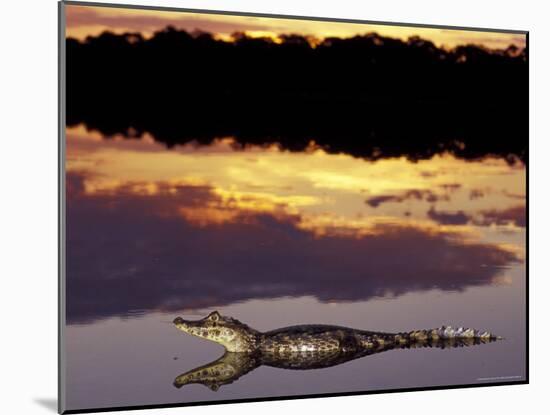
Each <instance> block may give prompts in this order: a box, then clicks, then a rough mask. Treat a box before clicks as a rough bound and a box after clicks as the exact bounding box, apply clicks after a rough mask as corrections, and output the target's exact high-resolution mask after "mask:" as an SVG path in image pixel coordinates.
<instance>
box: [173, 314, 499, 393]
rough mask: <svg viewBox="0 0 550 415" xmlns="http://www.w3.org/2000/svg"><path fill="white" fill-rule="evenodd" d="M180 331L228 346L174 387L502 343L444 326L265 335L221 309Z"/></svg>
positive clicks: (323, 328) (290, 330)
mask: <svg viewBox="0 0 550 415" xmlns="http://www.w3.org/2000/svg"><path fill="white" fill-rule="evenodd" d="M174 324H175V325H176V327H177V328H179V329H180V330H182V331H184V332H186V333H189V334H192V335H194V336H197V337H201V338H203V339H207V340H211V341H213V342H216V343H219V344H221V345H222V346H224V347H225V349H226V353H225V354H224V355H223V356H222V357H221V358H219V359H218V360H216V361H214V362H212V363H209V364H207V365H205V366H202V367H199V368H196V369H194V370H191V371H189V372H186V373H184V374H182V375H180V376H178V377H177V378H176V380H175V381H174V385H175V386H176V387H178V388H179V387H181V386H183V385H186V384H189V383H200V384H203V385H206V386H208V387H209V388H211V389H212V390H217V389H218V388H219V387H220V386H221V385H225V384H228V383H231V382H234V381H235V380H237V379H238V378H239V377H241V376H243V375H245V374H246V373H248V372H250V371H252V370H254V369H256V368H257V367H259V366H261V365H266V366H272V367H278V368H283V369H297V370H307V369H320V368H325V367H330V366H335V365H339V364H341V363H345V362H347V361H350V360H354V359H357V358H360V357H363V356H367V355H371V354H375V353H380V352H384V351H387V350H392V349H399V348H417V347H439V348H449V347H463V346H472V345H475V344H481V343H488V342H491V341H495V340H498V339H500V337H498V336H495V335H493V334H491V333H489V332H483V333H481V332H479V331H477V330H473V329H463V328H458V329H453V328H451V327H441V328H439V329H431V330H415V331H410V332H406V333H382V332H373V331H364V330H356V329H351V328H347V327H339V326H329V325H301V326H292V327H285V328H282V329H277V330H273V331H268V332H265V333H261V332H259V331H257V330H254V329H252V328H250V327H248V326H247V325H246V324H243V323H241V322H240V321H238V320H235V319H233V318H231V317H225V316H221V315H220V314H219V313H218V312H217V311H214V312H213V313H210V314H209V315H208V316H207V317H205V318H203V319H201V320H197V321H187V320H183V319H182V318H181V317H178V318H176V319H175V320H174Z"/></svg>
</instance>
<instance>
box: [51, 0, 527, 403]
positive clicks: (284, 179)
mask: <svg viewBox="0 0 550 415" xmlns="http://www.w3.org/2000/svg"><path fill="white" fill-rule="evenodd" d="M59 11H60V16H59V18H60V68H59V76H60V78H59V81H60V114H59V115H60V189H61V192H60V323H59V324H60V345H59V351H60V356H59V357H60V361H59V362H60V384H59V386H60V391H59V392H60V398H59V403H60V412H64V413H76V412H82V411H101V410H113V409H132V408H154V407H169V406H184V405H195V404H211V403H224V402H235V401H238V402H244V401H257V400H270V399H281V398H285V399H292V398H307V397H321V396H340V395H350V394H365V393H375V392H376V393H379V392H387V391H411V390H422V389H439V388H450V387H465V386H469V387H471V386H487V385H504V384H520V383H527V382H528V373H527V364H526V363H527V358H528V356H527V341H528V336H527V288H528V285H527V271H526V268H527V242H526V241H527V238H526V235H527V222H528V221H527V209H526V207H527V179H526V176H527V165H528V115H529V108H528V81H529V79H528V54H527V40H528V39H527V32H520V31H512V30H496V29H472V28H456V27H443V26H424V25H417V24H402V23H376V22H364V21H354V20H347V21H343V20H337V19H332V18H320V17H315V18H312V17H296V16H269V15H258V14H253V13H250V14H249V13H233V12H221V11H220V12H214V11H204V10H179V9H169V8H152V7H144V6H121V5H108V4H107V5H106V4H96V3H84V2H61V3H60V7H59ZM487 26H491V22H490V21H488V22H487Z"/></svg>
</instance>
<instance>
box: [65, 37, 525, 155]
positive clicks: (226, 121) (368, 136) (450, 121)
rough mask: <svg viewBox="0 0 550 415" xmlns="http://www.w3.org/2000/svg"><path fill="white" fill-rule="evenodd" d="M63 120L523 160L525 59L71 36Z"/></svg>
mask: <svg viewBox="0 0 550 415" xmlns="http://www.w3.org/2000/svg"><path fill="white" fill-rule="evenodd" d="M66 46H67V47H66V51H67V123H68V125H75V124H78V123H84V124H85V125H86V126H87V127H88V128H91V129H97V130H99V131H100V132H102V133H103V134H105V135H106V136H109V135H113V134H115V133H122V134H125V135H126V136H128V137H132V138H135V137H140V136H141V135H142V134H143V133H144V132H148V133H150V134H152V135H153V136H154V137H155V139H156V140H158V141H160V142H163V143H165V144H166V145H167V146H168V147H171V146H174V145H176V144H181V143H186V142H188V141H192V140H196V141H198V142H199V143H203V144H208V143H211V142H212V140H214V139H215V138H217V137H223V136H234V137H235V139H236V141H237V142H238V143H239V144H241V145H243V146H245V145H247V144H260V145H261V144H269V143H274V142H277V143H279V144H280V145H281V146H282V147H283V148H285V149H289V150H292V151H300V150H303V149H304V148H306V147H307V145H308V143H309V142H310V141H311V140H314V141H315V142H316V143H317V144H318V145H320V146H321V147H323V148H324V149H325V150H326V151H327V152H333V153H337V152H344V153H347V154H351V155H353V156H356V157H363V158H366V159H378V158H383V157H393V156H402V155H405V156H407V157H409V158H410V159H412V160H417V159H422V158H428V157H431V156H432V155H434V154H436V153H439V152H441V151H445V150H446V151H451V152H453V153H454V154H456V155H457V156H459V157H464V158H466V159H477V158H480V157H484V156H487V155H496V156H500V157H504V158H506V159H507V160H509V161H510V162H513V161H514V160H516V159H520V160H522V161H523V162H526V161H527V141H528V140H527V132H528V130H527V129H528V67H527V56H526V50H525V49H522V50H520V49H518V48H517V47H514V46H510V47H509V48H508V49H506V50H489V49H486V48H483V47H479V46H474V45H465V46H460V47H457V48H454V49H452V50H445V49H442V48H438V47H436V46H435V45H434V44H433V43H432V42H430V41H427V40H424V39H421V38H419V37H412V38H409V39H408V40H407V41H402V40H399V39H393V38H388V37H382V36H379V35H377V34H374V33H370V34H366V35H363V36H355V37H352V38H346V39H342V38H326V39H324V40H322V41H320V43H318V44H316V45H314V44H313V43H312V42H311V41H310V39H308V38H307V37H304V36H300V35H294V34H289V35H283V36H281V37H280V38H279V40H278V41H274V40H273V39H270V38H251V37H248V36H246V35H245V34H242V33H236V34H234V35H233V41H231V42H229V41H222V40H217V39H215V38H214V36H212V35H211V34H209V33H204V32H195V33H188V32H186V31H183V30H176V29H174V28H172V27H167V28H165V29H164V30H162V31H159V32H156V33H155V34H154V36H152V37H151V38H149V39H145V38H143V37H142V36H141V35H140V34H135V33H126V34H122V35H116V34H113V33H109V32H104V33H102V34H101V35H99V36H96V37H88V38H86V40H84V41H79V40H76V39H72V38H69V39H67V43H66Z"/></svg>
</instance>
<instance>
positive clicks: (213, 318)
mask: <svg viewBox="0 0 550 415" xmlns="http://www.w3.org/2000/svg"><path fill="white" fill-rule="evenodd" d="M219 319H220V315H219V314H218V312H217V311H214V312H213V313H212V314H210V320H212V321H218V320H219Z"/></svg>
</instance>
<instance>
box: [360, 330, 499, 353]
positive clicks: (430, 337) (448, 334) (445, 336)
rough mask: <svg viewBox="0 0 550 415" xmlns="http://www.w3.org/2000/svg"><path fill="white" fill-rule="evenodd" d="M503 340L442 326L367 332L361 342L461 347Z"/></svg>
mask: <svg viewBox="0 0 550 415" xmlns="http://www.w3.org/2000/svg"><path fill="white" fill-rule="evenodd" d="M496 340H502V337H500V336H496V335H495V334H493V333H490V332H488V331H481V330H475V329H470V328H464V327H458V328H453V327H451V326H442V327H440V328H436V329H428V330H413V331H409V332H403V333H365V334H364V335H362V336H361V343H362V345H363V346H364V347H366V348H380V347H392V346H393V347H399V346H402V347H442V348H448V347H461V346H472V345H474V344H480V343H490V342H493V341H496Z"/></svg>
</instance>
